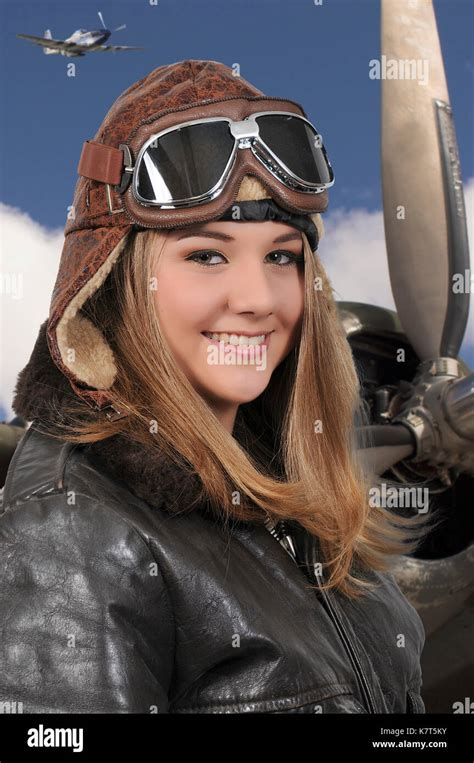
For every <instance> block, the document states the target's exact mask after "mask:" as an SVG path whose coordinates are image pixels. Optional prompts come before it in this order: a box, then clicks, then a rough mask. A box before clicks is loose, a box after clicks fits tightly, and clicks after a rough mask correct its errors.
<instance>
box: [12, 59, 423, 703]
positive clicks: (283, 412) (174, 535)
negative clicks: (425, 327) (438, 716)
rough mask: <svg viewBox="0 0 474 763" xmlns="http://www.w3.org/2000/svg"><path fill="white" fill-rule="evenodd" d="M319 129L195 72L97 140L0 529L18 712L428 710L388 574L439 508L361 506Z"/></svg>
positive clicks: (163, 75)
mask: <svg viewBox="0 0 474 763" xmlns="http://www.w3.org/2000/svg"><path fill="white" fill-rule="evenodd" d="M316 138H319V136H318V134H317V132H316V129H315V128H314V126H313V125H312V124H311V123H310V122H309V120H307V118H306V116H305V113H304V111H303V110H302V108H301V106H299V105H298V104H296V103H295V102H293V101H290V100H288V99H277V98H271V97H267V96H264V95H263V94H262V93H261V92H260V91H259V90H257V89H256V88H254V87H253V86H252V85H250V84H249V83H248V82H246V81H245V80H244V79H242V78H240V77H238V78H236V77H234V76H233V73H232V70H230V69H229V68H228V67H226V66H224V65H223V64H220V63H218V62H213V61H183V62H179V63H177V64H172V65H169V66H164V67H160V68H159V69H156V70H154V71H153V72H151V73H150V74H149V75H148V76H147V77H145V78H144V79H143V80H141V81H140V82H138V83H135V84H134V85H132V86H131V87H130V88H129V89H128V90H127V91H125V93H123V94H122V95H121V96H120V97H119V98H118V99H117V101H116V102H115V103H114V105H113V107H112V108H111V110H110V111H109V113H108V115H107V116H106V118H105V120H104V123H103V125H102V126H101V128H100V130H99V132H98V134H97V136H96V139H95V140H94V141H87V142H86V143H85V146H84V150H83V154H82V157H81V161H80V164H79V174H80V178H79V181H78V184H77V187H76V194H75V197H74V209H75V217H74V220H72V221H70V222H68V225H67V226H66V239H65V244H64V250H63V256H62V259H61V264H60V268H59V273H58V278H57V281H56V285H55V289H54V291H53V295H52V301H51V309H50V315H49V318H48V320H47V321H45V323H44V324H43V326H42V327H41V330H40V334H39V337H38V340H37V343H36V346H35V348H34V350H33V354H32V357H31V359H30V362H29V364H28V366H27V367H26V368H25V369H23V371H22V372H21V374H20V377H19V381H18V385H17V390H16V397H15V401H14V407H15V410H16V412H17V413H18V414H20V415H22V416H24V417H25V418H26V419H27V420H28V421H30V422H31V426H30V427H29V429H28V431H27V433H26V434H25V436H24V437H23V439H22V441H21V443H20V445H19V446H18V448H17V451H16V453H15V457H14V459H13V462H12V464H11V466H10V470H9V473H8V477H7V483H6V486H5V493H4V504H5V510H4V513H3V515H2V516H1V518H0V546H1V548H2V551H3V552H4V554H3V558H4V559H6V565H5V567H4V570H3V578H2V580H1V583H0V597H1V598H0V609H1V612H0V614H1V617H2V624H3V641H2V646H1V649H2V651H1V666H0V668H1V669H0V699H5V698H7V699H11V700H15V701H20V702H22V703H23V712H54V711H56V712H74V711H86V712H127V713H135V712H163V713H168V712H169V713H205V712H211V713H253V712H274V713H280V712H284V713H289V712H291V713H294V712H298V713H300V712H303V713H315V712H324V713H328V712H329V713H379V712H381V713H400V712H401V713H405V712H423V711H424V705H423V700H422V698H421V695H420V687H421V679H422V677H421V669H420V654H421V650H422V648H423V643H424V631H423V625H422V623H421V620H420V617H419V616H418V614H417V612H416V610H415V609H414V607H413V606H412V605H411V604H410V603H409V602H408V601H407V599H406V598H405V596H404V595H403V593H402V592H401V590H400V588H399V587H398V585H397V584H396V582H395V579H394V577H393V575H392V573H391V572H390V568H391V561H392V560H393V558H394V557H396V555H399V554H402V553H408V552H410V551H412V550H413V549H414V548H415V547H416V539H417V538H418V537H420V536H421V534H422V533H424V532H426V531H427V530H426V519H425V518H423V517H421V516H418V517H416V518H415V519H408V518H407V517H401V516H396V515H394V514H393V513H392V512H391V511H389V510H387V509H384V508H383V507H375V508H373V507H372V508H371V507H370V506H369V500H368V488H369V487H370V486H371V484H372V479H373V475H370V474H368V473H367V472H366V470H365V469H364V468H363V467H362V466H361V464H360V462H359V459H358V451H357V447H356V445H357V443H356V439H357V438H356V430H355V426H356V424H357V422H358V421H362V420H363V406H362V403H361V398H360V385H359V380H358V376H357V372H356V369H355V366H354V361H353V357H352V354H351V350H350V347H349V344H348V342H347V339H346V337H345V333H344V330H343V327H342V324H341V321H340V319H339V314H338V310H337V305H336V303H335V301H334V298H333V295H332V288H331V285H330V283H329V280H328V278H327V275H326V273H325V270H324V268H323V266H322V263H321V260H320V258H319V255H318V252H317V247H318V241H319V239H320V238H321V236H322V233H323V226H322V222H321V217H320V213H321V212H324V211H325V209H326V207H327V189H328V188H329V187H330V186H331V185H332V183H333V182H334V179H333V175H332V169H331V165H330V163H329V160H328V159H327V155H326V152H325V150H324V147H322V144H321V142H320V141H319V140H316ZM218 349H225V350H226V357H230V358H231V361H230V362H227V361H226V362H215V357H216V356H215V354H214V355H213V353H215V351H216V350H218ZM251 349H252V353H253V355H252V353H251V352H250V351H251ZM232 352H233V353H234V355H233V356H232ZM251 355H252V357H253V360H254V361H255V362H249V363H244V362H238V361H239V360H240V361H242V360H243V359H244V357H245V358H247V360H248V359H249V358H250V356H251ZM212 357H213V358H214V361H211V358H212ZM217 357H218V356H217ZM256 361H258V362H256ZM269 531H270V532H269Z"/></svg>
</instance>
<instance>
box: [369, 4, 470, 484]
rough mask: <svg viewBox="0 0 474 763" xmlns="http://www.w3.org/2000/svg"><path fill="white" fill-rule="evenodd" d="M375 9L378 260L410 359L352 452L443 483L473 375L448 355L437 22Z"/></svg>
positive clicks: (416, 8) (453, 318) (461, 249)
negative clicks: (383, 409) (402, 381)
mask: <svg viewBox="0 0 474 763" xmlns="http://www.w3.org/2000/svg"><path fill="white" fill-rule="evenodd" d="M381 11H382V13H381V60H380V74H381V88H382V113H381V132H382V191H383V212H384V226H385V236H386V246H387V256H388V264H389V272H390V280H391V286H392V291H393V295H394V300H395V304H396V307H397V312H398V316H399V319H400V322H401V324H402V326H403V329H404V331H405V333H406V335H407V338H408V340H409V342H410V344H411V345H412V347H413V349H414V351H415V352H416V354H417V355H418V357H419V359H420V364H419V366H418V369H417V372H416V375H415V378H414V379H413V381H412V383H411V394H408V395H407V390H406V385H405V387H404V390H403V394H400V395H399V397H398V401H397V400H395V405H393V404H392V406H391V408H392V410H395V414H392V415H390V416H387V417H386V421H387V423H386V424H383V425H381V426H380V425H374V426H370V427H364V428H363V429H361V430H360V432H359V434H360V443H361V445H360V448H361V451H362V457H363V459H365V461H366V462H367V463H368V465H369V466H370V467H371V468H372V469H373V471H374V472H375V473H376V474H379V475H380V474H383V472H384V471H385V470H386V469H388V468H390V467H391V466H394V465H395V464H396V463H398V462H399V461H400V460H401V459H406V458H408V459H409V460H410V461H411V462H412V461H413V462H423V463H424V464H428V465H430V466H432V467H433V468H434V469H435V470H436V471H438V472H439V474H440V475H444V477H445V478H446V475H447V471H448V470H449V469H450V468H455V469H456V470H458V471H459V472H466V473H469V474H474V373H469V374H466V373H465V372H463V370H462V368H461V365H460V363H459V360H458V353H459V349H460V346H461V343H462V340H463V337H464V333H465V330H466V325H467V319H468V312H469V299H470V284H469V283H466V280H467V279H468V278H469V275H470V271H469V245H468V234H467V224H466V211H465V205H464V193H463V186H462V180H461V170H460V162H459V155H458V149H457V143H456V134H455V128H454V122H453V117H452V111H451V107H450V104H449V95H448V89H447V84H446V77H445V73H444V65H443V57H442V52H441V46H440V42H439V37H438V32H437V26H436V17H435V13H434V9H433V4H432V0H428V1H426V2H423V3H416V2H412V1H411V0H403V2H400V0H381ZM402 66H404V67H405V68H404V71H402V69H401V67H402ZM409 67H411V69H409ZM414 67H416V68H414ZM389 68H390V71H389ZM410 71H411V75H410ZM387 75H388V76H387ZM368 443H369V444H368ZM446 484H449V483H448V482H447V483H446Z"/></svg>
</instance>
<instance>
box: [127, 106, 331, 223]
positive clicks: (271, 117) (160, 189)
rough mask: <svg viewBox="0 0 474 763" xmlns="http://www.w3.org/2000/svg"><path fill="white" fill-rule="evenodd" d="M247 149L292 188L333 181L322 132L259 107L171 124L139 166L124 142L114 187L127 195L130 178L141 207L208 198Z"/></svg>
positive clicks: (143, 152)
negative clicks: (238, 116) (236, 116)
mask: <svg viewBox="0 0 474 763" xmlns="http://www.w3.org/2000/svg"><path fill="white" fill-rule="evenodd" d="M246 148H248V149H250V151H251V152H252V154H253V155H254V156H255V157H256V159H257V160H258V161H259V162H260V163H261V164H262V165H263V166H264V167H265V168H266V169H267V170H268V172H270V173H271V175H273V177H275V178H276V179H277V180H278V181H279V182H280V183H282V184H283V185H284V186H286V187H287V188H289V189H291V190H293V191H297V192H299V193H304V194H309V195H311V194H319V193H322V192H323V191H325V190H326V189H327V188H329V187H330V186H332V185H333V183H334V174H333V170H332V167H331V164H330V162H329V159H328V157H327V154H326V150H325V148H324V145H323V142H322V139H321V136H320V134H319V133H318V131H317V130H316V128H315V127H314V126H313V125H312V124H311V122H309V120H307V119H305V118H304V117H302V116H298V115H297V114H294V113H292V112H286V111H261V112H257V113H254V114H251V115H250V116H248V117H246V118H245V119H242V120H240V121H235V120H233V119H230V118H228V117H222V116H221V117H209V118H205V119H195V120H192V121H189V122H183V123H180V124H178V125H174V126H173V127H169V128H168V129H165V130H163V131H161V132H158V133H156V134H154V135H152V136H151V137H149V138H148V140H146V142H145V143H144V145H143V146H142V148H141V149H140V151H139V153H138V156H137V160H136V163H135V166H132V157H131V153H130V149H129V148H128V146H127V145H126V144H121V145H120V149H121V150H122V151H123V152H124V158H125V162H124V164H125V166H124V173H123V176H122V180H121V183H120V184H119V185H118V186H116V190H117V191H118V192H119V193H123V192H124V191H125V190H126V189H127V187H128V186H129V184H130V182H131V183H132V193H133V196H134V197H135V199H136V200H137V201H138V202H139V203H140V204H141V205H144V206H150V207H159V208H162V209H182V208H188V207H193V206H196V205H199V204H202V203H205V202H209V201H212V200H213V199H215V198H216V197H218V196H219V194H220V193H221V191H222V190H223V189H224V187H225V185H226V182H227V180H228V178H229V175H230V174H231V172H232V168H233V166H234V164H235V161H236V157H237V152H238V150H240V149H246Z"/></svg>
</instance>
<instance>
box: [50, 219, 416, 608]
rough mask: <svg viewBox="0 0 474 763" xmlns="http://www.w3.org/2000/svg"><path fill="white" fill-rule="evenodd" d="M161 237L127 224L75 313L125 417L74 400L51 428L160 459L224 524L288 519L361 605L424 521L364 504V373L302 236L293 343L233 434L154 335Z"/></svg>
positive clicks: (334, 583)
mask: <svg viewBox="0 0 474 763" xmlns="http://www.w3.org/2000/svg"><path fill="white" fill-rule="evenodd" d="M167 238H168V234H167V232H166V231H163V230H154V229H147V230H134V231H133V232H132V233H131V234H130V238H129V241H128V243H127V245H126V247H125V248H124V251H123V252H122V254H121V256H120V259H119V260H118V261H117V263H116V264H115V266H114V268H113V269H112V271H111V273H110V274H109V276H108V278H107V280H106V281H105V283H104V284H103V285H102V286H101V288H100V289H99V290H98V291H97V292H96V294H95V295H93V297H91V298H90V299H89V300H88V301H87V302H86V304H85V305H84V307H83V308H82V311H83V312H84V314H85V315H87V316H88V317H89V319H92V320H93V321H94V322H95V325H97V326H98V327H99V328H100V330H101V331H102V332H103V333H104V335H105V336H106V338H107V341H108V342H109V344H110V345H111V347H112V348H113V352H114V356H115V359H116V363H117V367H118V374H117V378H116V381H115V383H114V384H113V386H112V387H111V388H110V390H109V393H110V394H111V397H112V398H113V400H114V402H115V403H116V405H117V407H118V408H119V409H122V410H124V409H125V410H126V411H127V412H128V413H129V415H128V417H126V418H124V419H119V420H118V421H109V420H107V419H105V417H104V418H103V417H102V416H103V415H100V414H95V415H94V416H92V415H91V416H84V407H83V406H82V407H80V408H79V407H78V408H76V406H71V407H70V408H68V409H67V411H64V410H62V414H64V413H65V412H66V413H67V414H68V417H69V418H67V419H64V418H63V422H64V421H65V420H66V421H69V422H70V423H69V424H67V423H66V424H65V423H60V422H55V425H56V428H55V429H53V430H52V431H51V434H52V435H53V436H59V437H61V439H63V440H72V441H75V442H81V443H87V442H97V441H100V440H103V439H105V438H107V437H110V436H112V435H116V434H122V435H124V436H125V437H127V438H130V439H131V440H132V441H134V442H140V443H142V444H144V445H145V446H146V447H148V448H150V449H156V452H157V454H158V453H165V454H166V455H168V456H170V457H171V458H173V459H174V460H175V461H176V462H177V463H179V464H180V466H181V467H184V468H187V469H188V470H189V471H190V472H193V473H195V474H197V475H198V476H199V478H200V482H201V483H202V493H201V497H202V498H203V499H205V500H207V501H208V504H209V506H210V507H211V509H212V511H213V512H214V514H215V516H216V518H219V519H223V520H224V521H226V520H227V519H229V518H230V517H232V518H235V519H240V520H244V521H252V520H253V521H258V522H262V521H263V520H264V519H265V518H266V517H271V518H272V519H273V520H274V521H277V520H278V519H292V520H297V521H298V522H299V523H300V524H301V525H302V526H303V527H305V528H306V530H307V531H308V532H309V533H311V534H312V535H314V536H316V537H317V538H318V539H319V542H320V544H321V549H322V551H323V554H324V560H325V566H326V568H327V571H328V575H327V577H326V581H327V582H326V583H325V584H324V586H323V587H324V588H333V587H337V588H338V589H339V590H340V591H341V593H343V594H345V595H346V596H348V597H349V598H357V597H358V596H360V595H361V593H363V591H364V590H369V589H371V588H372V587H373V585H374V584H373V583H371V582H370V581H367V580H365V579H364V575H363V571H364V570H367V571H371V570H375V571H379V572H385V571H387V570H390V569H391V564H392V561H393V557H394V556H396V555H399V554H407V553H412V552H413V551H414V550H415V549H416V548H417V546H418V543H419V542H420V538H423V537H424V536H425V534H426V533H427V532H428V531H429V530H430V529H431V528H429V527H428V525H429V521H430V520H429V519H428V517H427V516H425V517H422V516H421V515H420V514H419V515H418V516H414V517H407V516H401V515H395V514H394V513H392V512H391V511H389V510H388V509H386V508H384V507H382V506H371V505H370V503H369V490H370V488H372V487H373V486H374V484H375V482H376V478H375V476H374V475H373V474H370V473H368V471H367V469H366V467H363V466H362V463H361V461H360V460H359V455H358V449H357V442H356V428H355V427H356V424H357V423H358V424H363V423H367V421H366V414H365V411H364V406H363V403H362V399H361V396H360V385H359V379H358V376H357V371H356V368H355V364H354V359H353V356H352V352H351V348H350V345H349V343H348V341H347V338H346V335H345V332H344V328H343V326H342V322H341V320H340V318H339V312H338V309H337V305H336V303H335V301H334V298H333V294H332V287H331V284H330V281H329V279H328V277H327V275H326V272H325V270H324V268H323V266H322V264H321V261H320V258H319V255H318V254H317V253H316V254H315V253H313V252H312V251H311V248H310V246H309V243H308V240H307V238H306V236H305V235H304V234H303V248H304V265H303V267H304V283H305V287H304V288H305V300H304V302H305V306H304V314H303V321H302V328H301V337H300V340H299V342H298V343H297V345H296V346H295V347H294V348H293V350H292V351H291V352H290V353H289V355H288V356H287V357H286V358H285V360H284V361H283V362H282V363H281V364H280V365H279V366H278V368H277V369H275V371H274V372H273V374H272V377H271V379H270V382H269V384H268V386H267V388H266V389H265V390H264V392H263V393H262V394H261V395H260V396H259V397H258V398H257V399H256V400H255V401H252V402H250V403H247V404H245V405H242V406H240V408H239V414H238V422H237V423H236V427H235V430H234V432H233V433H232V434H230V433H229V432H228V431H227V430H226V429H225V428H224V427H223V426H222V424H221V423H220V422H219V420H218V419H217V418H216V416H215V415H214V413H213V412H212V410H211V409H210V408H209V406H208V405H207V403H206V402H205V401H204V399H203V398H202V397H201V396H200V395H199V394H198V393H197V392H196V391H195V390H194V388H193V387H192V385H191V383H190V382H189V380H188V379H187V378H186V376H185V374H184V373H183V372H182V370H181V369H180V368H179V367H178V365H177V363H175V361H174V358H173V356H172V353H171V351H170V349H169V347H168V345H167V343H166V341H165V339H164V336H163V334H162V331H161V328H160V324H159V321H158V317H157V313H156V309H155V304H154V298H153V291H152V289H151V288H150V284H151V282H152V279H153V273H154V270H155V267H156V263H157V261H158V259H159V257H161V256H162V253H163V250H164V248H165V244H166V241H167ZM318 287H320V288H318ZM71 422H72V423H71ZM58 432H60V434H57V433H58ZM354 563H357V565H358V567H359V568H360V571H361V573H362V574H360V575H359V574H358V573H356V574H355V573H354V569H353V564H354Z"/></svg>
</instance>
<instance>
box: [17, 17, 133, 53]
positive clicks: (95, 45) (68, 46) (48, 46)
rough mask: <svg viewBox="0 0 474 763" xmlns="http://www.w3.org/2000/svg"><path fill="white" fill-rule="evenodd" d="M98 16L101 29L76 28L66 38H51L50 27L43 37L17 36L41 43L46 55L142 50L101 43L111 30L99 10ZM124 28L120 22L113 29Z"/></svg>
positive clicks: (115, 30) (106, 38) (116, 30)
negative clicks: (119, 24)
mask: <svg viewBox="0 0 474 763" xmlns="http://www.w3.org/2000/svg"><path fill="white" fill-rule="evenodd" d="M98 16H99V18H100V21H101V23H102V29H97V30H95V31H88V30H87V29H77V30H76V31H75V32H74V34H72V35H71V36H70V37H68V38H67V39H66V40H53V37H52V35H51V30H50V29H47V30H46V32H45V33H44V37H35V36H34V35H31V34H17V37H20V38H21V39H22V40H29V42H33V43H34V44H35V45H41V46H42V48H43V53H45V54H46V55H47V56H49V55H53V54H56V55H61V56H67V58H76V57H77V56H85V54H86V53H92V52H94V51H112V52H113V53H115V51H117V50H143V48H137V47H131V46H129V45H104V44H103V43H105V42H106V40H108V39H109V37H110V35H111V34H112V31H111V30H110V29H107V27H106V26H105V24H104V19H103V17H102V13H101V12H100V11H99V12H98ZM125 28H126V24H122V25H121V26H119V27H117V29H114V30H113V31H114V32H119V31H120V30H121V29H125Z"/></svg>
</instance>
